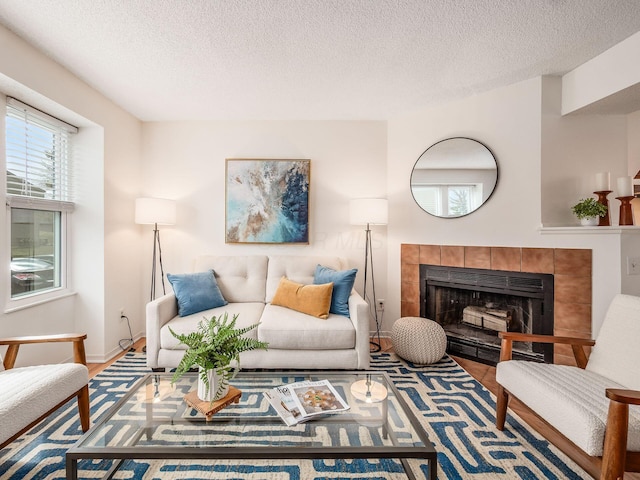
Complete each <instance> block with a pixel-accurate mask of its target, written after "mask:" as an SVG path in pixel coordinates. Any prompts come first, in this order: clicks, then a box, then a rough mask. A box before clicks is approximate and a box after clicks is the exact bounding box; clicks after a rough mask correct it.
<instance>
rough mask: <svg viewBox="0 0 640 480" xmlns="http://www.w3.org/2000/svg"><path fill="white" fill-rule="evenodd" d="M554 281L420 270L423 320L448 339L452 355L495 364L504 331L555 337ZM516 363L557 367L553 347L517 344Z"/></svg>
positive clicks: (464, 270) (470, 271) (519, 274)
mask: <svg viewBox="0 0 640 480" xmlns="http://www.w3.org/2000/svg"><path fill="white" fill-rule="evenodd" d="M553 308H554V276H553V275H552V274H543V273H526V272H512V271H495V270H484V269H476V268H460V267H449V266H436V265H420V316H422V317H425V318H429V319H431V320H434V321H436V322H438V323H439V324H440V325H442V327H443V328H444V330H445V332H446V334H447V352H449V353H450V354H452V355H456V356H459V357H465V358H470V359H472V360H476V361H478V362H482V363H487V364H490V365H495V364H496V363H497V362H498V361H499V359H500V338H499V336H498V333H499V332H500V331H513V332H523V333H534V334H553V331H554V329H553V327H554V325H553V319H554V312H553ZM513 358H514V359H522V360H533V361H538V362H547V363H553V345H551V344H539V343H529V342H515V343H514V346H513Z"/></svg>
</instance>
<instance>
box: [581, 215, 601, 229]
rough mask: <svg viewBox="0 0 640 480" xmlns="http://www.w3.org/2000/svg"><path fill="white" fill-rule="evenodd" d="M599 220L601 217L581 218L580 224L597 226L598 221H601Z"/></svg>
mask: <svg viewBox="0 0 640 480" xmlns="http://www.w3.org/2000/svg"><path fill="white" fill-rule="evenodd" d="M599 221H600V217H589V218H581V219H580V225H582V226H583V227H595V226H596V225H598V223H600V222H599Z"/></svg>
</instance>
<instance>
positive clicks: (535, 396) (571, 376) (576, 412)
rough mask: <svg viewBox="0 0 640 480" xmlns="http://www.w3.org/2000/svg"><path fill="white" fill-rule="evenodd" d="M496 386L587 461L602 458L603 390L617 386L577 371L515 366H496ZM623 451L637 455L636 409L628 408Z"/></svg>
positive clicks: (639, 415)
mask: <svg viewBox="0 0 640 480" xmlns="http://www.w3.org/2000/svg"><path fill="white" fill-rule="evenodd" d="M496 380H497V382H498V383H499V384H501V385H502V386H503V387H504V388H505V389H507V390H508V391H509V392H510V393H512V394H513V395H515V396H516V397H517V398H518V399H519V400H521V401H522V402H524V403H525V404H526V405H527V406H529V407H530V408H531V409H532V410H533V411H534V412H536V413H537V414H538V415H540V416H541V417H542V418H543V419H545V420H546V421H547V422H549V423H550V424H551V425H553V426H554V427H555V428H556V429H557V430H559V431H560V433H562V434H563V435H564V436H566V437H567V438H568V439H569V440H571V441H572V442H573V443H575V444H576V445H578V447H580V448H581V449H582V450H584V451H585V452H586V453H587V454H588V455H595V456H601V455H602V449H603V444H604V431H605V425H606V423H607V412H608V408H609V399H608V398H607V397H606V395H605V389H607V388H623V387H622V385H620V384H618V383H616V382H614V381H613V380H609V379H607V378H605V377H602V376H600V375H598V374H596V373H593V372H590V371H586V370H582V369H580V368H577V367H571V366H567V365H550V364H544V363H536V362H525V361H516V360H511V361H507V362H500V363H498V366H497V370H496ZM627 448H628V450H631V451H640V406H631V407H630V408H629V436H628V446H627Z"/></svg>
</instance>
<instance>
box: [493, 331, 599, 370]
mask: <svg viewBox="0 0 640 480" xmlns="http://www.w3.org/2000/svg"><path fill="white" fill-rule="evenodd" d="M498 336H499V337H500V338H501V339H502V344H501V346H500V361H501V362H504V361H507V360H511V355H512V351H513V342H536V343H561V344H565V345H571V349H572V350H573V356H574V357H575V359H576V364H577V365H578V367H580V368H585V367H586V366H587V355H586V353H585V352H584V348H583V347H593V346H594V345H595V344H596V342H595V341H594V340H591V339H588V338H578V337H557V336H555V335H536V334H531V333H519V332H499V333H498Z"/></svg>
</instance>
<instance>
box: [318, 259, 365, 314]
mask: <svg viewBox="0 0 640 480" xmlns="http://www.w3.org/2000/svg"><path fill="white" fill-rule="evenodd" d="M356 273H358V269H356V268H352V269H351V270H340V271H338V270H334V269H332V268H329V267H323V266H322V265H318V266H316V271H315V274H314V275H313V283H315V284H316V285H319V284H322V283H329V282H333V294H332V295H331V307H329V312H330V313H335V314H337V315H344V316H345V317H349V295H351V290H352V289H353V284H354V283H355V281H356Z"/></svg>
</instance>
